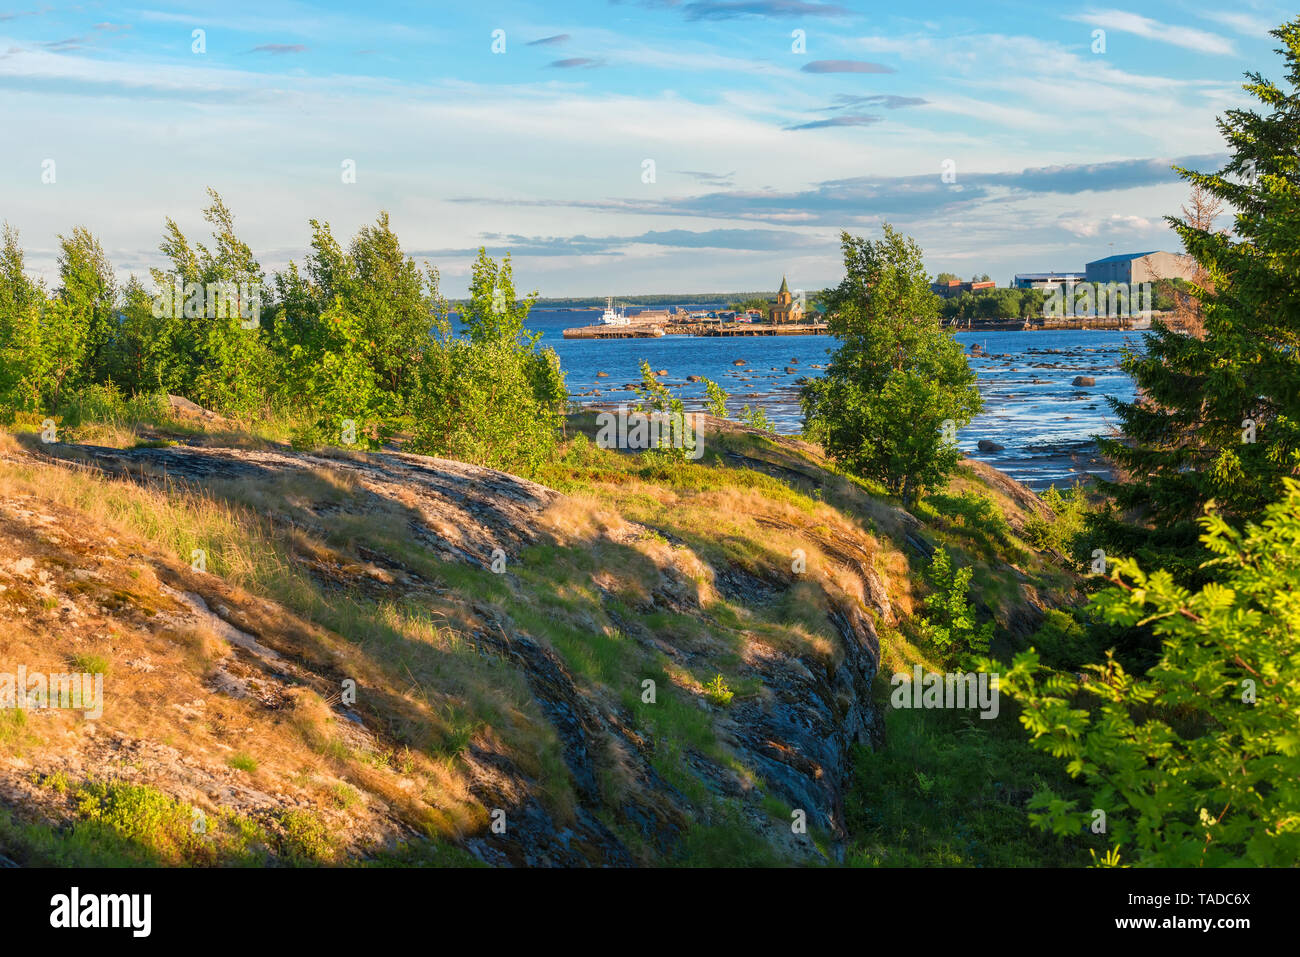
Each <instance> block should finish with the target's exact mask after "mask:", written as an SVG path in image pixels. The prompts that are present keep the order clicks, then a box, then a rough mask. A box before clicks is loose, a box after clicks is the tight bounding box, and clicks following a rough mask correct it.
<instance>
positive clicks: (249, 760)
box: [226, 751, 257, 774]
mask: <svg viewBox="0 0 1300 957" xmlns="http://www.w3.org/2000/svg"><path fill="white" fill-rule="evenodd" d="M226 763H227V764H228V765H230V766H231V767H232V768H234V769H235V770H236V771H247V772H248V773H249V774H252V773H253V772H254V771H256V770H257V759H256V758H254V757H253V756H252V755H251V754H248V753H247V752H244V751H240V752H238V753H236V754H233V755H231V756H230V759H229V760H228V761H226Z"/></svg>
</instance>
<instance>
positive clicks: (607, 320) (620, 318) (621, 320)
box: [599, 297, 632, 326]
mask: <svg viewBox="0 0 1300 957" xmlns="http://www.w3.org/2000/svg"><path fill="white" fill-rule="evenodd" d="M599 324H600V325H602V326H630V325H631V324H632V320H631V319H629V318H628V317H627V316H625V315H624V314H623V311H622V309H621V308H620V309H619V310H618V311H617V312H615V311H614V300H613V298H612V297H611V298H608V299H606V300H605V311H604V312H602V313H601V314H600V323H599Z"/></svg>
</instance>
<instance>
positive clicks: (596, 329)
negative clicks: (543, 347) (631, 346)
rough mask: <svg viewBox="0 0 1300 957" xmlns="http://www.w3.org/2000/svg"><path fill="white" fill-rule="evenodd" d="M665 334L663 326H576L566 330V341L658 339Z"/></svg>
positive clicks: (633, 324)
mask: <svg viewBox="0 0 1300 957" xmlns="http://www.w3.org/2000/svg"><path fill="white" fill-rule="evenodd" d="M663 334H664V330H663V327H662V326H651V325H637V324H636V323H632V324H629V325H626V326H612V325H611V326H605V325H595V326H574V327H573V328H572V329H565V330H564V338H566V339H658V338H659V337H660V336H662V335H663Z"/></svg>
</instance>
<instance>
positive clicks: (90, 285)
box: [55, 226, 118, 384]
mask: <svg viewBox="0 0 1300 957" xmlns="http://www.w3.org/2000/svg"><path fill="white" fill-rule="evenodd" d="M58 264H59V288H58V290H57V291H56V292H55V302H56V304H57V308H58V309H59V310H60V311H61V312H62V314H63V316H62V321H61V325H62V326H63V329H62V332H63V335H64V337H65V338H64V341H63V342H62V343H61V346H62V348H61V350H60V351H61V353H62V355H61V361H60V362H59V366H60V368H63V369H66V370H67V372H66V373H65V376H71V377H72V378H73V380H74V381H75V383H76V384H85V383H97V382H103V381H105V380H107V379H108V378H109V376H110V370H109V368H108V362H107V358H108V352H109V349H110V347H111V345H112V343H113V340H114V336H115V335H116V333H117V326H118V313H117V284H116V282H115V281H114V279H113V267H112V264H111V263H109V261H108V256H107V255H105V253H104V248H103V246H101V245H100V243H99V240H98V239H96V238H95V237H94V236H92V235H91V234H90V231H89V230H87V229H85V228H84V227H81V226H78V227H77V228H75V229H74V230H73V231H72V235H70V236H60V237H59V260H58Z"/></svg>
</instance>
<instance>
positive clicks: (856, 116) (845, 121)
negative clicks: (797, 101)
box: [786, 113, 881, 130]
mask: <svg viewBox="0 0 1300 957" xmlns="http://www.w3.org/2000/svg"><path fill="white" fill-rule="evenodd" d="M880 119H881V118H880V117H879V116H874V115H872V114H870V113H849V114H846V115H844V116H832V117H831V118H830V119H827V120H813V121H812V122H811V123H799V124H797V125H795V126H787V127H786V129H787V130H820V129H824V128H826V127H830V126H871V125H872V124H874V123H879V122H880Z"/></svg>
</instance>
